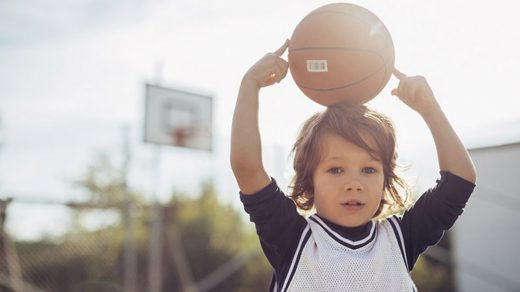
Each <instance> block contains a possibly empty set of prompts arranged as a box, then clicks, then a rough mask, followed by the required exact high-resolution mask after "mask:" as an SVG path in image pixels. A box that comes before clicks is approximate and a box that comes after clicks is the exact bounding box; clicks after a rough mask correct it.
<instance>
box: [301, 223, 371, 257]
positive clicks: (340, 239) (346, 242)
mask: <svg viewBox="0 0 520 292" xmlns="http://www.w3.org/2000/svg"><path fill="white" fill-rule="evenodd" d="M310 219H311V220H312V221H314V222H316V223H317V224H318V225H319V226H320V227H321V228H323V230H325V232H327V234H328V235H329V236H330V237H332V238H333V239H334V240H336V241H337V242H338V243H340V244H341V245H343V246H345V247H347V248H349V249H354V250H355V249H359V248H362V247H363V246H365V245H367V244H369V243H370V242H372V241H373V240H374V239H375V238H376V226H375V224H373V223H372V227H371V228H370V232H369V234H368V235H367V236H366V237H365V238H363V239H361V240H358V241H352V240H349V239H347V238H345V237H343V236H341V235H340V234H338V233H337V232H335V231H334V230H332V229H331V228H330V227H329V226H328V225H327V224H325V222H323V220H321V218H320V217H318V216H316V215H312V216H311V217H310Z"/></svg>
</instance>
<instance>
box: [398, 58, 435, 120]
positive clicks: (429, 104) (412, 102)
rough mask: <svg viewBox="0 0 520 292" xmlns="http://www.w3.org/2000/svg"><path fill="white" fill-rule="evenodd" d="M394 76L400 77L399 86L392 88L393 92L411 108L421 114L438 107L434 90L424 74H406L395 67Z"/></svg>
mask: <svg viewBox="0 0 520 292" xmlns="http://www.w3.org/2000/svg"><path fill="white" fill-rule="evenodd" d="M393 74H394V76H395V77H396V78H397V79H399V85H398V87H397V88H394V89H392V92H391V94H392V95H395V96H397V97H398V98H399V99H400V100H401V101H403V102H404V103H405V104H406V105H408V106H409V107H410V108H412V109H413V110H415V111H416V112H417V113H419V114H420V115H423V116H424V115H425V114H427V113H429V112H431V111H432V110H435V109H438V108H439V104H438V103H437V100H435V96H434V95H433V91H432V89H431V88H430V85H428V82H426V78H424V77H422V76H406V75H405V74H403V73H401V72H400V71H399V70H397V69H395V68H394V72H393Z"/></svg>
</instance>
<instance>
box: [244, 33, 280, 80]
mask: <svg viewBox="0 0 520 292" xmlns="http://www.w3.org/2000/svg"><path fill="white" fill-rule="evenodd" d="M288 46H289V40H286V41H285V43H284V44H283V45H282V46H281V47H280V48H279V49H278V50H276V51H274V52H273V53H267V54H266V55H265V56H264V57H263V58H262V59H260V60H259V61H258V62H256V63H255V64H254V65H253V67H251V68H249V70H248V71H247V72H246V74H245V75H244V79H243V81H248V82H252V83H253V84H254V85H255V86H258V88H259V89H260V88H262V87H266V86H269V85H273V84H275V83H278V82H280V81H282V79H284V78H285V76H286V75H287V71H288V70H289V63H288V62H287V61H285V60H284V59H282V57H281V56H282V55H283V53H284V52H285V50H287V47H288Z"/></svg>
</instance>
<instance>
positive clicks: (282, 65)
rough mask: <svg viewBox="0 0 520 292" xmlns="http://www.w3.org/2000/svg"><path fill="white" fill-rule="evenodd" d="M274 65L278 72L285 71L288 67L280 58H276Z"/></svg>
mask: <svg viewBox="0 0 520 292" xmlns="http://www.w3.org/2000/svg"><path fill="white" fill-rule="evenodd" d="M275 63H276V67H277V68H278V70H280V72H283V71H286V70H287V69H288V67H289V63H288V62H287V61H285V60H284V59H282V58H276V59H275Z"/></svg>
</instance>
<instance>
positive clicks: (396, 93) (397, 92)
mask: <svg viewBox="0 0 520 292" xmlns="http://www.w3.org/2000/svg"><path fill="white" fill-rule="evenodd" d="M390 94H391V95H394V96H399V90H398V89H397V88H394V89H392V91H391V92H390Z"/></svg>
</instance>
